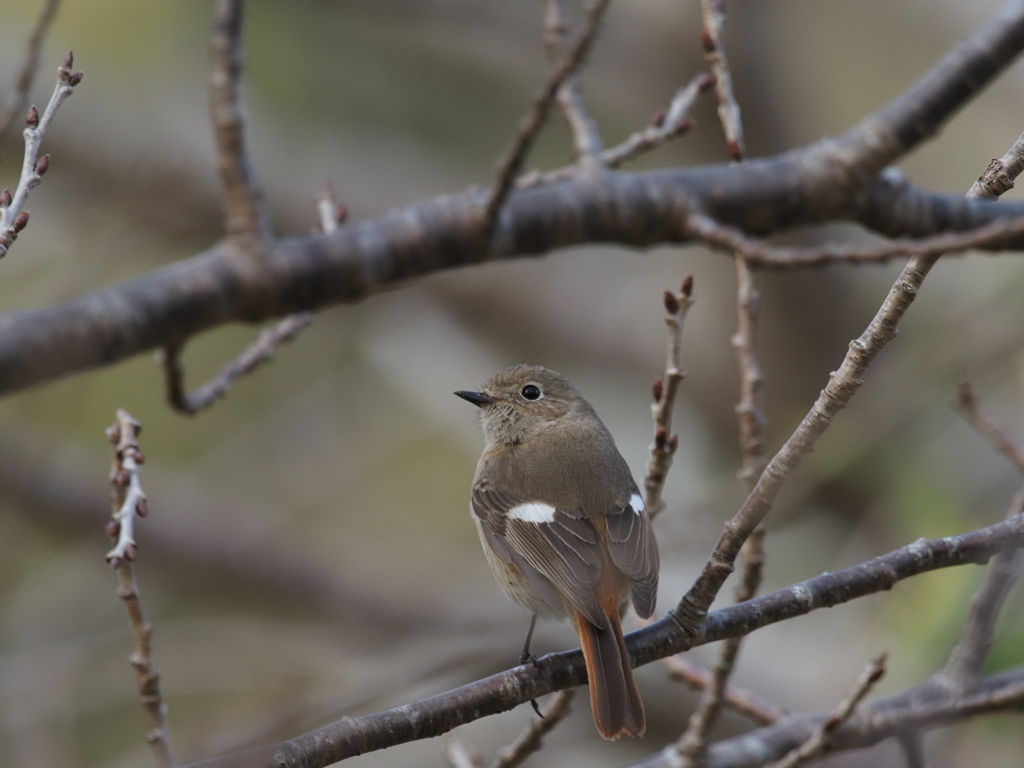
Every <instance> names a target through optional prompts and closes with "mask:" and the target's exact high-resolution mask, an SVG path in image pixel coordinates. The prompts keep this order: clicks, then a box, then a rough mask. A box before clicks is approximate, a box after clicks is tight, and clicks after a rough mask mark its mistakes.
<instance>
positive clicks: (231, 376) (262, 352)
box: [162, 312, 313, 416]
mask: <svg viewBox="0 0 1024 768" xmlns="http://www.w3.org/2000/svg"><path fill="white" fill-rule="evenodd" d="M312 321H313V315H312V313H310V312H299V313H297V314H294V315H288V317H286V318H284V319H282V320H281V321H280V322H278V323H277V324H275V325H274V326H273V327H271V328H267V329H266V330H265V331H263V332H262V333H261V334H260V335H259V338H257V339H256V341H254V342H253V343H252V344H251V345H250V346H249V347H248V348H247V349H246V350H245V351H243V352H242V354H240V355H239V356H238V357H236V358H235V359H234V360H232V361H231V362H229V363H228V364H227V365H225V366H224V367H223V368H222V369H221V371H220V373H219V374H217V375H216V376H215V377H214V378H212V379H210V380H209V381H208V382H206V383H205V384H203V385H202V386H201V387H199V388H198V389H197V390H195V391H194V392H186V391H185V369H184V367H183V366H182V364H181V347H179V346H168V347H165V348H164V350H163V354H162V362H163V369H164V384H165V390H166V393H167V402H168V403H169V404H170V406H171V407H172V408H174V410H176V411H178V412H179V413H183V414H185V415H187V416H194V415H195V414H197V413H199V412H200V411H202V410H205V409H206V408H209V407H210V406H211V405H213V404H214V403H215V402H217V400H219V399H220V398H222V397H224V396H225V395H226V394H227V393H228V390H229V389H230V388H231V385H232V384H233V383H234V381H235V379H237V378H239V377H241V376H245V375H246V374H249V373H252V372H253V371H254V370H256V369H257V368H259V367H260V366H261V365H263V364H264V363H267V362H270V360H271V359H273V357H274V352H276V351H277V348H278V347H279V346H281V345H282V344H284V343H286V342H289V341H292V340H293V339H294V338H295V337H296V336H298V335H299V334H300V333H301V332H302V330H303V329H304V328H305V327H306V326H307V325H309V324H310V323H311V322H312Z"/></svg>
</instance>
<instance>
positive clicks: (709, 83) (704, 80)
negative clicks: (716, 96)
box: [697, 72, 718, 93]
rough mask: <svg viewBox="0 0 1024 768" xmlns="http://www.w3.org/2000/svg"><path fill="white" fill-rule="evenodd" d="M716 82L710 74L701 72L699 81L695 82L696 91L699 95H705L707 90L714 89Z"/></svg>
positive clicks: (716, 79)
mask: <svg viewBox="0 0 1024 768" xmlns="http://www.w3.org/2000/svg"><path fill="white" fill-rule="evenodd" d="M716 82H718V78H716V77H715V76H714V75H713V74H711V73H710V72H702V73H701V75H700V79H699V80H698V81H697V90H698V91H700V92H701V93H706V92H707V91H708V90H709V89H711V88H713V87H714V85H715V83H716Z"/></svg>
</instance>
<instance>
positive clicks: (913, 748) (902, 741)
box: [896, 729, 926, 768]
mask: <svg viewBox="0 0 1024 768" xmlns="http://www.w3.org/2000/svg"><path fill="white" fill-rule="evenodd" d="M896 741H897V743H898V744H899V745H900V751H901V752H902V753H903V762H904V763H906V766H905V768H926V766H925V761H924V739H923V738H922V737H921V732H920V731H919V730H917V729H912V730H908V731H905V732H903V733H901V734H900V735H899V736H898V737H897V739H896Z"/></svg>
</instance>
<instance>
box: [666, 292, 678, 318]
mask: <svg viewBox="0 0 1024 768" xmlns="http://www.w3.org/2000/svg"><path fill="white" fill-rule="evenodd" d="M665 309H666V310H668V313H669V314H670V315H674V314H675V313H676V312H678V311H679V299H677V298H676V296H675V294H674V293H672V291H665Z"/></svg>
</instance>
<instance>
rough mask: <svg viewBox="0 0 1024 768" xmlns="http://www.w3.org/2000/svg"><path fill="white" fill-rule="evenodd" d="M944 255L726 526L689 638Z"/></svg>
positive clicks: (864, 337)
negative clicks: (785, 486)
mask: <svg viewBox="0 0 1024 768" xmlns="http://www.w3.org/2000/svg"><path fill="white" fill-rule="evenodd" d="M1018 141H1020V139H1018ZM972 189H973V187H972ZM968 194H976V193H972V192H969V193H968ZM940 255H941V253H935V254H933V255H929V256H914V257H913V258H911V259H910V261H909V262H908V263H907V265H906V266H905V267H904V268H903V271H902V272H901V273H900V276H899V278H898V279H897V280H896V282H895V283H894V284H893V286H892V288H890V289H889V292H888V294H887V295H886V297H885V299H884V301H883V302H882V306H881V307H880V308H879V309H878V312H877V313H876V314H875V317H874V318H873V319H872V320H871V323H870V324H869V325H868V327H867V328H866V329H865V330H864V332H863V333H862V334H861V335H860V337H859V338H858V339H855V340H854V341H852V342H850V349H849V351H848V352H847V354H846V357H845V358H844V359H843V362H842V364H841V365H840V366H839V368H838V369H837V370H836V371H834V372H832V373H831V374H829V381H828V384H827V385H826V387H825V388H824V389H823V390H822V392H821V395H820V396H819V397H818V399H817V400H816V401H815V403H814V405H813V406H812V407H811V410H810V411H809V412H808V414H807V415H806V416H805V417H804V418H803V420H802V421H801V422H800V424H799V425H798V426H797V428H796V430H794V432H793V434H792V435H790V437H789V439H788V440H787V441H786V444H785V445H784V446H783V447H782V448H781V449H780V450H779V452H778V453H776V454H775V456H774V457H773V458H772V460H771V461H770V462H769V463H768V465H767V466H766V467H765V470H764V472H763V473H762V474H761V476H760V477H759V478H758V481H757V484H756V485H755V486H754V489H753V490H752V491H751V492H750V494H749V495H748V496H747V499H746V501H744V503H743V505H742V506H741V507H740V509H739V510H738V511H737V512H736V514H735V515H733V517H732V519H730V520H729V521H728V522H727V523H726V525H725V529H724V530H723V532H722V535H721V536H720V538H719V540H718V543H717V544H716V545H715V549H714V551H713V552H712V554H711V557H710V558H709V559H708V562H707V564H706V565H705V567H704V570H703V571H702V572H701V574H700V576H698V577H697V581H696V583H695V584H694V585H693V587H691V588H690V590H689V591H688V592H687V593H686V595H685V596H684V597H683V599H682V600H681V601H680V602H679V605H678V606H677V607H676V608H675V610H674V611H673V612H672V613H670V614H669V615H670V616H672V617H673V618H674V619H675V620H677V621H678V622H679V625H680V627H681V629H683V631H684V632H686V633H688V634H689V633H692V632H694V631H695V630H696V628H697V627H699V625H700V623H701V621H702V620H703V618H704V616H705V615H706V613H707V610H708V608H709V607H710V605H711V603H712V602H713V601H714V599H715V596H716V595H717V594H718V592H719V590H720V589H721V588H722V585H723V584H724V583H725V580H726V578H728V576H729V573H730V572H731V571H732V567H733V563H734V562H735V560H736V556H737V555H738V553H739V552H740V549H741V548H742V547H743V544H744V542H745V541H746V540H747V538H748V537H749V536H750V535H751V534H752V533H753V532H754V530H756V528H757V527H758V526H759V525H760V524H761V522H762V521H763V520H764V518H765V517H766V516H767V514H768V513H769V512H770V511H771V509H772V508H773V507H774V505H775V500H776V498H777V497H778V494H779V491H780V490H781V488H782V486H783V484H784V483H785V482H786V481H787V480H788V479H789V477H790V476H791V475H792V474H793V473H794V472H795V471H796V469H797V467H799V466H800V464H801V462H802V461H803V458H804V456H806V455H807V454H808V453H809V452H810V451H811V450H812V449H813V448H814V445H815V443H816V442H817V441H818V439H819V438H820V437H821V436H822V435H823V434H824V433H825V431H826V430H827V429H828V428H829V427H830V426H831V424H832V420H833V419H834V418H835V417H836V415H838V413H839V412H840V411H841V410H842V409H843V408H845V407H846V406H847V405H848V404H849V402H850V400H851V399H852V398H853V396H854V394H856V392H857V390H858V389H859V388H860V386H861V384H863V383H864V378H863V377H864V374H865V373H866V372H867V369H868V366H870V365H871V363H872V361H873V360H874V359H875V357H876V356H877V355H878V353H879V352H880V351H881V350H882V348H883V347H884V346H885V345H886V344H888V343H889V342H890V341H892V339H894V338H895V337H896V328H897V326H898V325H899V322H900V320H901V319H902V318H903V315H904V314H906V312H907V310H908V309H910V305H911V304H912V303H913V302H914V299H915V298H917V294H918V291H919V290H920V288H921V285H922V284H923V283H924V280H925V278H926V277H927V276H928V273H929V272H930V271H931V269H932V267H933V266H935V263H936V262H937V261H938V259H939V256H940Z"/></svg>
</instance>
